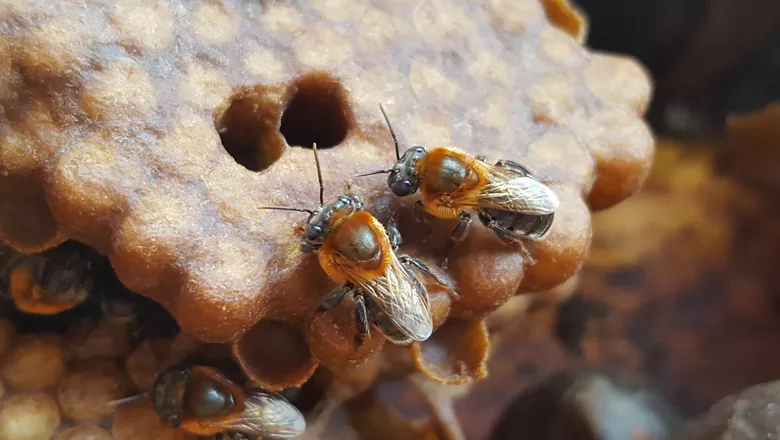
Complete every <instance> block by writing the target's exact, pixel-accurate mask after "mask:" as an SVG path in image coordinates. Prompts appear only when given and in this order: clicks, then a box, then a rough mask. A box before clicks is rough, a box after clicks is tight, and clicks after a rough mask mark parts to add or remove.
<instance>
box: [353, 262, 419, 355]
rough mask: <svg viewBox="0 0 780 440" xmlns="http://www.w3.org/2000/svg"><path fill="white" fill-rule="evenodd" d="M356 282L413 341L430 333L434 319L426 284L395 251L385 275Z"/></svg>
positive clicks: (357, 279) (356, 280)
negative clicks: (414, 278) (409, 271)
mask: <svg viewBox="0 0 780 440" xmlns="http://www.w3.org/2000/svg"><path fill="white" fill-rule="evenodd" d="M355 282H356V284H358V287H359V288H360V289H361V290H363V291H364V292H366V294H368V295H369V296H370V297H371V299H372V300H373V301H374V302H375V303H376V305H377V306H378V307H379V308H380V309H381V310H382V311H383V312H385V314H386V315H387V316H388V318H390V321H392V323H393V325H395V326H396V327H397V328H398V330H400V331H401V332H402V333H403V334H405V335H406V336H408V337H409V338H411V339H413V340H415V341H424V340H426V339H428V338H429V337H430V336H431V333H433V320H432V318H431V307H430V304H429V302H428V295H427V293H426V292H425V288H424V287H422V285H421V284H419V283H416V282H415V281H413V280H412V279H411V277H410V276H409V274H408V272H407V270H406V268H405V267H403V265H401V262H400V261H398V258H397V257H396V256H395V254H393V255H392V256H391V261H390V265H389V266H388V268H387V271H386V272H385V275H384V276H381V277H378V278H374V279H371V280H367V279H360V278H356V279H355Z"/></svg>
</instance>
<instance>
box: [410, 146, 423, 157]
mask: <svg viewBox="0 0 780 440" xmlns="http://www.w3.org/2000/svg"><path fill="white" fill-rule="evenodd" d="M412 152H413V153H414V154H416V155H419V154H425V148H423V147H413V148H412Z"/></svg>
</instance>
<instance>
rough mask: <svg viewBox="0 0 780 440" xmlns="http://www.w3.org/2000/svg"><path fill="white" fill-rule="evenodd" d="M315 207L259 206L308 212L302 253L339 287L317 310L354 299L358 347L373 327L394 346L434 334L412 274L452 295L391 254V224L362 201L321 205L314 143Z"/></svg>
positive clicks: (394, 244)
mask: <svg viewBox="0 0 780 440" xmlns="http://www.w3.org/2000/svg"><path fill="white" fill-rule="evenodd" d="M313 150H314V159H315V164H316V167H317V178H318V181H319V185H320V206H319V207H318V208H317V209H316V210H309V209H299V208H285V207H264V208H262V209H279V210H286V211H299V212H306V213H308V214H309V218H308V219H307V221H306V224H305V226H304V227H303V233H302V238H301V250H302V251H303V252H307V253H311V252H315V253H316V254H317V257H318V259H319V263H320V266H321V267H322V269H323V270H324V271H325V273H326V274H327V275H328V277H329V278H330V279H332V280H333V281H335V282H336V283H339V284H341V285H342V286H343V287H342V288H340V289H338V290H336V291H334V292H332V293H330V294H328V295H327V296H326V297H325V298H324V299H323V301H322V303H321V304H320V306H319V307H318V308H317V313H322V312H325V311H327V310H329V309H331V308H332V307H334V306H336V305H338V304H339V303H340V302H341V301H342V300H343V299H344V297H345V296H346V295H348V294H351V295H352V297H353V298H354V300H355V307H356V309H355V316H356V322H357V334H356V335H355V344H356V346H360V345H361V344H362V343H363V341H364V340H365V338H366V337H367V336H368V335H369V334H370V329H369V326H370V324H373V325H374V326H375V327H376V328H377V329H378V330H379V331H380V332H381V333H382V334H383V335H384V336H386V337H387V339H388V340H390V341H391V342H393V343H396V344H408V343H411V342H413V341H424V340H426V339H428V337H429V336H430V335H431V333H432V332H433V320H432V317H431V311H430V304H429V300H428V292H427V290H426V288H425V286H423V284H422V283H421V282H420V281H419V279H418V278H417V276H416V274H415V273H414V271H415V270H416V271H420V272H422V273H423V274H425V275H426V276H428V277H430V278H431V279H433V280H434V281H435V282H436V283H438V284H439V285H441V286H443V287H444V288H445V289H447V290H448V292H450V293H451V294H454V292H452V291H451V290H450V289H449V288H448V287H447V285H446V284H445V283H444V282H442V281H440V280H439V279H438V277H437V276H436V275H434V274H433V273H432V272H431V271H430V270H429V269H428V267H427V266H426V265H425V264H423V263H422V262H421V261H418V260H416V259H414V258H412V257H410V256H407V255H396V252H395V251H396V250H397V249H398V247H399V246H400V244H401V235H400V233H399V232H398V229H397V227H396V226H395V222H394V221H393V220H391V221H390V222H389V223H388V225H387V227H385V226H383V225H382V223H380V222H379V220H377V219H376V218H375V217H374V216H373V215H371V214H370V213H369V212H368V211H366V210H364V209H363V201H362V200H361V199H360V198H359V197H357V196H355V195H353V194H350V193H349V189H347V190H346V191H345V194H343V195H339V196H336V197H334V198H333V199H331V200H329V201H328V202H327V203H326V202H325V201H324V197H323V194H324V187H323V184H322V172H321V170H320V163H319V158H318V156H317V146H316V144H315V145H313Z"/></svg>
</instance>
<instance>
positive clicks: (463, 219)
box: [441, 212, 471, 269]
mask: <svg viewBox="0 0 780 440" xmlns="http://www.w3.org/2000/svg"><path fill="white" fill-rule="evenodd" d="M470 224H471V215H470V214H469V213H467V212H461V213H460V221H459V223H458V225H457V226H455V229H453V230H452V232H451V233H450V239H449V240H447V245H446V246H445V249H444V259H443V260H442V261H441V267H442V268H444V269H446V268H447V267H448V266H449V261H448V259H449V256H450V252H451V251H452V249H453V248H455V245H456V244H458V243H460V242H461V241H463V240H465V239H466V235H468V232H469V225H470Z"/></svg>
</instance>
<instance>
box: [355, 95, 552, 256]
mask: <svg viewBox="0 0 780 440" xmlns="http://www.w3.org/2000/svg"><path fill="white" fill-rule="evenodd" d="M379 109H380V111H381V112H382V116H383V117H384V119H385V122H386V123H387V127H388V128H389V129H390V134H391V136H392V137H393V142H394V144H395V155H396V159H397V162H396V164H395V165H393V167H392V168H391V169H387V170H379V171H374V172H370V173H366V174H361V175H360V176H369V175H374V174H385V173H386V174H389V175H388V177H387V185H388V186H389V187H390V190H391V191H392V192H393V194H395V195H396V196H399V197H405V196H409V195H412V194H414V193H416V192H417V191H418V190H419V191H420V192H421V194H422V200H417V201H416V202H415V204H414V217H415V219H416V220H417V221H418V222H421V223H427V224H428V225H429V226H430V221H429V219H428V218H427V216H429V215H430V216H433V217H436V218H440V219H459V222H458V225H457V226H456V227H455V228H454V229H453V230H452V232H451V234H450V237H449V240H448V241H447V245H446V251H445V252H446V254H449V252H450V251H451V250H452V248H453V247H454V246H455V245H456V244H457V243H458V242H461V241H463V240H464V239H465V238H466V234H467V232H468V226H469V224H470V223H471V215H470V214H469V213H468V212H466V210H467V209H473V210H475V211H476V212H477V215H478V217H479V220H480V221H481V222H482V224H483V225H485V226H487V227H488V228H490V229H491V230H493V231H494V232H495V233H496V235H497V236H498V237H499V238H500V239H501V240H503V241H504V242H506V243H510V244H519V245H521V246H522V245H523V243H522V240H523V239H531V240H539V239H541V238H542V237H544V235H545V234H546V233H547V231H548V230H549V229H550V226H551V225H552V222H553V218H554V216H555V211H556V210H557V209H558V206H559V204H560V201H559V199H558V196H557V195H556V194H555V192H553V191H552V190H551V189H550V188H549V187H548V186H547V185H545V184H543V183H541V182H540V181H539V180H537V179H536V178H535V177H534V176H533V175H532V174H531V172H530V171H529V170H528V169H526V168H525V167H524V166H522V165H520V164H517V163H515V162H511V161H508V160H499V161H498V162H496V164H495V165H491V164H489V163H487V162H485V160H484V157H481V156H476V157H475V156H471V155H469V154H468V153H466V152H464V151H461V150H459V149H457V148H452V147H436V148H433V149H431V150H426V149H425V148H423V147H421V146H413V147H411V148H409V149H408V150H406V152H405V153H404V154H403V155H401V154H400V148H399V145H398V138H397V137H396V134H395V131H394V130H393V127H392V125H391V124H390V119H389V118H388V117H387V113H386V112H385V110H384V108H383V107H382V105H381V104H380V105H379ZM523 252H524V253H525V249H524V247H523ZM442 265H443V266H444V267H446V266H447V255H445V257H444V260H443V261H442Z"/></svg>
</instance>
